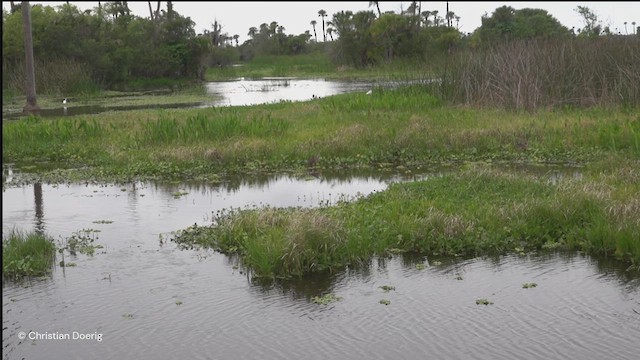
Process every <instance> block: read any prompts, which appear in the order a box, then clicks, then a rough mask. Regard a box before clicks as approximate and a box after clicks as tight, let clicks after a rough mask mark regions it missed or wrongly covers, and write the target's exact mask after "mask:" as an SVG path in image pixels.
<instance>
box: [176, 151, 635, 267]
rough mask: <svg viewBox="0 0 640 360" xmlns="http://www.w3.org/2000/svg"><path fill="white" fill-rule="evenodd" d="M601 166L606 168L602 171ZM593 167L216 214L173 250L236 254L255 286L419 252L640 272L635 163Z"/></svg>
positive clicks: (434, 182) (467, 172) (489, 176)
mask: <svg viewBox="0 0 640 360" xmlns="http://www.w3.org/2000/svg"><path fill="white" fill-rule="evenodd" d="M603 164H604V163H603ZM603 164H601V165H593V166H591V167H589V168H588V169H585V172H584V174H585V175H584V176H583V177H582V178H563V179H560V180H557V181H550V180H551V179H550V177H549V176H541V177H540V176H533V175H526V174H523V173H510V172H505V171H497V170H493V169H490V168H488V167H468V168H466V169H464V170H463V171H461V172H460V173H456V174H450V175H444V176H439V177H434V178H431V179H429V180H426V181H421V182H414V183H403V184H394V185H392V186H391V187H390V188H389V189H388V190H387V191H384V192H381V193H376V194H373V195H371V196H368V197H366V198H361V199H359V200H357V201H355V202H348V203H346V202H345V203H341V204H338V205H337V206H333V207H322V208H318V209H305V210H302V209H274V208H265V209H251V210H234V211H231V212H227V213H222V214H219V216H218V217H217V218H216V219H214V226H211V227H197V226H193V227H190V228H187V229H184V230H182V231H179V232H178V233H177V234H176V236H175V238H174V241H176V242H178V243H180V244H183V245H189V246H191V245H202V246H206V247H212V248H214V249H217V250H219V251H221V252H225V253H228V254H237V255H239V256H240V257H241V258H242V261H243V263H244V265H246V266H247V267H248V268H250V269H252V270H253V272H254V274H255V275H256V276H258V277H276V278H277V277H284V278H286V277H290V276H299V275H304V274H306V273H309V272H313V271H321V270H326V269H332V268H341V267H343V266H346V265H356V264H358V263H361V262H367V261H368V260H369V259H370V258H371V257H372V256H374V255H385V254H389V253H397V252H417V253H421V254H426V255H428V256H431V255H448V256H478V255H481V254H505V253H512V252H516V253H521V254H524V253H528V252H531V251H544V250H556V249H566V250H580V251H584V252H586V253H589V254H593V255H601V256H607V257H615V258H617V259H620V260H623V261H627V262H629V263H631V264H632V265H634V266H638V265H640V221H639V220H638V219H640V171H639V169H640V168H639V167H638V163H637V162H630V163H626V164H624V165H623V166H616V167H609V165H603Z"/></svg>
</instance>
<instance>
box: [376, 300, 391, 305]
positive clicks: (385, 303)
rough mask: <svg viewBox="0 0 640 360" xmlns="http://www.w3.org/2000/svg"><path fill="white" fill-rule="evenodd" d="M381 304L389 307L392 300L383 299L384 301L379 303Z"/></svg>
mask: <svg viewBox="0 0 640 360" xmlns="http://www.w3.org/2000/svg"><path fill="white" fill-rule="evenodd" d="M379 303H380V304H382V305H389V304H391V300H388V299H382V300H380V301H379Z"/></svg>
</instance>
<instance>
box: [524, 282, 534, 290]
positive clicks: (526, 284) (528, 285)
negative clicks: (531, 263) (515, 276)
mask: <svg viewBox="0 0 640 360" xmlns="http://www.w3.org/2000/svg"><path fill="white" fill-rule="evenodd" d="M536 286H538V284H536V283H524V284H522V288H523V289H530V288H534V287H536Z"/></svg>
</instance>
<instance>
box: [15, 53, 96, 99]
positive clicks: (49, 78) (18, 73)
mask: <svg viewBox="0 0 640 360" xmlns="http://www.w3.org/2000/svg"><path fill="white" fill-rule="evenodd" d="M34 69H35V78H36V91H37V93H38V94H51V95H64V96H65V97H68V96H69V95H74V96H95V95H96V94H98V93H99V92H100V86H99V84H96V83H95V81H93V80H92V79H91V70H90V68H89V66H87V65H86V64H82V63H78V62H76V61H73V60H68V59H65V60H59V59H47V60H38V61H36V63H35V64H34ZM2 89H3V92H5V90H6V91H9V92H11V93H14V94H25V66H24V64H22V63H19V64H6V63H4V62H3V63H2ZM3 102H4V99H3Z"/></svg>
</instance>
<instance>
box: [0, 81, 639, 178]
mask: <svg viewBox="0 0 640 360" xmlns="http://www.w3.org/2000/svg"><path fill="white" fill-rule="evenodd" d="M2 138H3V143H2V148H3V162H4V163H17V164H33V163H34V162H55V163H59V164H67V165H66V167H77V168H80V167H87V166H88V168H85V169H84V170H83V171H84V172H85V174H88V177H89V178H90V179H94V178H96V177H104V176H116V177H122V178H124V179H125V180H126V179H130V178H132V177H150V178H157V177H167V178H181V177H184V176H189V177H200V176H204V177H206V176H209V175H210V174H216V173H228V172H255V171H276V170H279V169H280V170H282V169H292V168H303V167H306V166H307V165H308V164H309V163H310V161H311V159H313V160H314V161H313V164H314V166H316V167H317V168H319V169H335V168H344V167H379V166H386V164H392V165H394V166H397V165H403V166H420V165H424V164H430V163H433V162H461V161H529V162H575V163H580V162H588V161H593V160H597V159H601V158H603V157H606V156H612V155H618V156H622V157H631V158H638V157H639V156H640V145H639V144H640V123H639V122H638V118H637V113H636V112H634V111H632V110H631V109H625V108H591V109H573V110H539V111H537V112H535V113H528V112H527V113H525V112H511V111H506V110H497V109H471V108H459V107H449V106H444V105H443V103H442V101H441V100H439V99H437V98H436V97H434V96H433V95H430V92H429V90H428V88H427V87H425V86H421V85H415V86H409V87H406V88H402V89H393V90H391V89H386V90H385V89H378V90H377V91H375V92H374V93H373V94H372V95H365V94H363V93H362V94H357V93H354V94H344V95H337V96H333V97H329V98H325V99H321V100H316V101H312V102H306V103H288V104H271V105H261V106H254V107H230V108H208V109H184V110H145V111H132V112H118V113H103V114H100V115H87V116H77V117H73V118H57V119H41V118H38V117H31V118H26V119H23V120H20V121H10V122H3V134H2ZM92 170H93V174H92ZM78 175H79V176H80V175H82V174H80V173H78ZM82 176H87V175H82Z"/></svg>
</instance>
